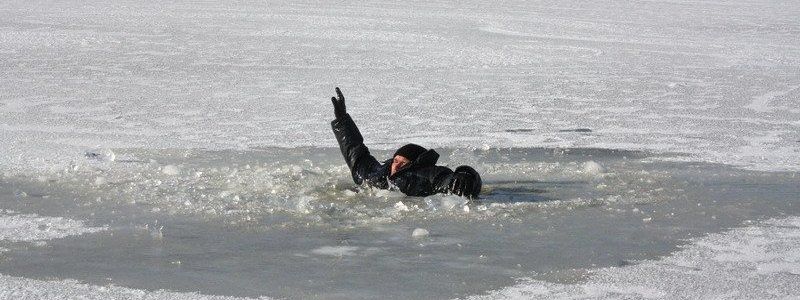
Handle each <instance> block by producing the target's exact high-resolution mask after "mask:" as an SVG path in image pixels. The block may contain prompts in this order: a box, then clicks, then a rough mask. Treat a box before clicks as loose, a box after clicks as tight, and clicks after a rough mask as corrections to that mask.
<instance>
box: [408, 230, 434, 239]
mask: <svg viewBox="0 0 800 300" xmlns="http://www.w3.org/2000/svg"><path fill="white" fill-rule="evenodd" d="M429 234H430V232H429V231H428V230H427V229H425V228H417V229H414V231H412V232H411V237H413V238H423V237H426V236H428V235H429Z"/></svg>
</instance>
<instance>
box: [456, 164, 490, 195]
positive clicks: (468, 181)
mask: <svg viewBox="0 0 800 300" xmlns="http://www.w3.org/2000/svg"><path fill="white" fill-rule="evenodd" d="M482 185H483V182H482V181H481V175H480V174H478V171H475V169H473V168H472V167H470V166H460V167H458V168H456V169H455V171H453V180H452V181H451V182H450V192H451V193H453V194H456V195H459V196H462V197H467V198H470V199H474V198H478V194H480V193H481V187H482Z"/></svg>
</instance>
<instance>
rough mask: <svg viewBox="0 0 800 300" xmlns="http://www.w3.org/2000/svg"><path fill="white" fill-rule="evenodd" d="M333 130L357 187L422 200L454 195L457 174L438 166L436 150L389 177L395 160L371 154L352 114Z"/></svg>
mask: <svg viewBox="0 0 800 300" xmlns="http://www.w3.org/2000/svg"><path fill="white" fill-rule="evenodd" d="M331 127H333V134H334V135H336V140H337V141H338V142H339V148H340V149H341V150H342V155H343V156H344V160H345V161H346V162H347V166H348V167H350V173H351V174H352V176H353V181H354V182H355V183H356V184H367V185H369V186H373V187H377V188H381V189H392V190H395V189H396V190H399V191H401V192H403V193H404V194H406V195H409V196H419V197H424V196H428V195H432V194H436V193H447V192H452V191H450V190H449V189H448V188H449V186H450V183H451V181H452V180H453V171H452V170H450V168H447V167H442V166H437V165H436V161H437V160H438V159H439V154H438V153H436V151H434V150H428V151H426V152H425V153H423V154H422V155H420V156H419V157H418V158H417V159H416V160H414V161H413V162H411V163H410V164H408V165H407V166H406V167H405V168H403V169H402V170H400V171H397V172H396V173H395V174H394V175H392V176H389V173H391V172H390V168H391V165H392V159H389V160H386V161H384V162H383V163H381V162H378V160H376V159H375V157H373V156H372V155H371V154H370V153H369V149H367V146H365V145H364V138H363V137H362V136H361V132H359V131H358V127H356V124H355V122H353V119H352V118H351V117H350V115H349V114H345V115H344V116H343V117H341V118H338V119H336V120H333V122H331Z"/></svg>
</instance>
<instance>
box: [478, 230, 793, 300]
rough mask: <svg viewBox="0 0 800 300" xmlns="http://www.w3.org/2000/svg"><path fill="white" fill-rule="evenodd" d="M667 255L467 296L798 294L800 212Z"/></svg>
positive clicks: (742, 296)
mask: <svg viewBox="0 0 800 300" xmlns="http://www.w3.org/2000/svg"><path fill="white" fill-rule="evenodd" d="M692 242H693V243H692V244H690V245H688V246H685V247H683V249H682V250H681V251H678V252H676V253H674V254H672V255H670V256H669V257H665V258H663V259H660V260H656V261H645V262H641V263H639V264H637V265H634V266H626V267H618V268H606V269H599V270H595V271H593V272H591V274H589V275H588V279H587V280H586V281H585V282H582V283H579V284H559V283H551V282H543V281H537V280H532V279H524V280H522V281H523V282H521V283H519V284H518V285H515V286H512V287H508V288H504V289H502V290H497V291H493V292H491V293H488V295H485V296H473V297H469V299H553V298H557V299H605V298H614V299H620V298H624V299H676V298H679V299H719V298H733V299H763V298H778V299H797V298H798V297H800V279H798V275H800V250H798V248H797V245H798V244H799V243H800V218H798V217H789V218H784V219H771V220H768V221H765V222H762V223H761V224H758V225H753V226H748V227H745V228H739V229H734V230H731V231H727V232H724V233H718V234H713V235H710V236H708V237H705V238H702V239H694V240H693V241H692Z"/></svg>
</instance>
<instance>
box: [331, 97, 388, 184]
mask: <svg viewBox="0 0 800 300" xmlns="http://www.w3.org/2000/svg"><path fill="white" fill-rule="evenodd" d="M336 96H337V97H331V102H333V112H334V115H335V116H336V119H335V120H333V122H331V128H333V134H334V135H335V136H336V141H337V142H339V149H341V150H342V156H344V160H345V162H347V166H348V167H349V168H350V173H351V175H352V176H353V182H355V183H356V184H361V183H363V182H364V179H367V178H368V175H369V174H370V173H372V172H373V171H375V170H376V169H377V168H379V167H380V163H379V162H378V160H376V159H375V157H373V156H372V155H371V154H370V153H369V149H367V146H366V145H364V138H363V137H362V136H361V132H360V131H358V127H357V126H356V123H355V122H353V118H351V117H350V114H348V113H347V111H346V108H345V104H344V95H342V91H341V90H339V88H338V87H337V88H336Z"/></svg>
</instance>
